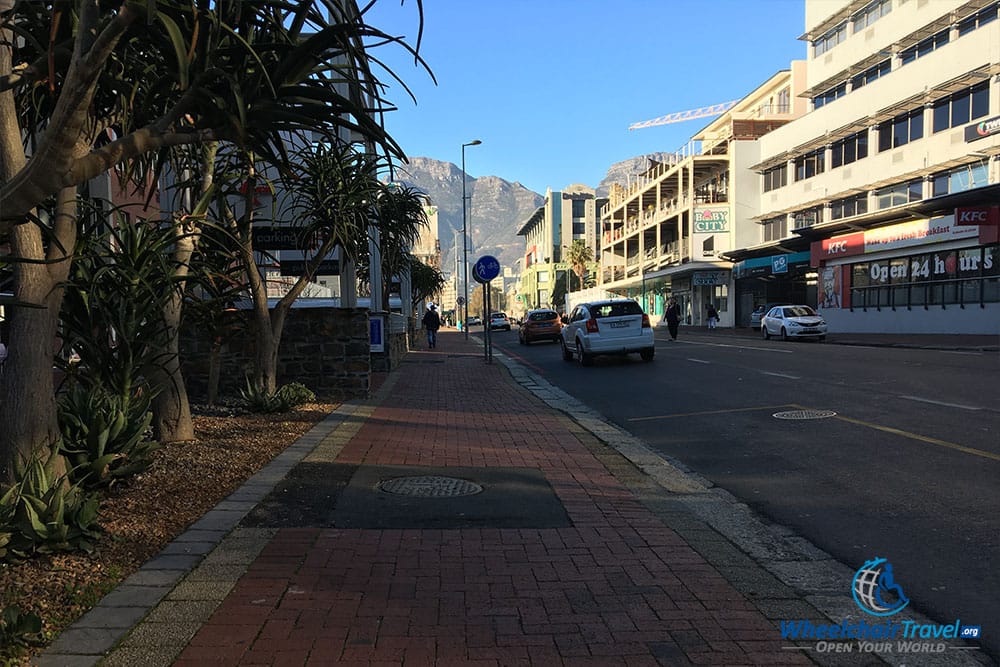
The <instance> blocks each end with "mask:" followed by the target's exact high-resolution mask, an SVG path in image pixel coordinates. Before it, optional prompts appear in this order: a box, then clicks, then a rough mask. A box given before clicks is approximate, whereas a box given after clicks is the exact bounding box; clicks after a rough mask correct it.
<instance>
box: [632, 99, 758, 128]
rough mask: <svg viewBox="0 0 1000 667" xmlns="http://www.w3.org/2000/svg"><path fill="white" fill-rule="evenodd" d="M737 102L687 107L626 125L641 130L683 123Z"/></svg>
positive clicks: (706, 115)
mask: <svg viewBox="0 0 1000 667" xmlns="http://www.w3.org/2000/svg"><path fill="white" fill-rule="evenodd" d="M737 102H739V100H732V101H731V102H722V103H720V104H713V105H712V106H709V107H701V108H700V109H689V110H687V111H678V112H677V113H669V114H667V115H666V116H660V117H659V118H654V119H653V120H644V121H642V122H641V123H632V124H631V125H629V126H628V129H629V130H641V129H642V128H644V127H654V126H656V125H668V124H669V123H683V122H684V121H686V120H694V119H695V118H707V117H708V116H718V115H719V114H721V113H725V112H727V111H729V110H730V109H732V108H733V106H734V105H735V104H736V103H737Z"/></svg>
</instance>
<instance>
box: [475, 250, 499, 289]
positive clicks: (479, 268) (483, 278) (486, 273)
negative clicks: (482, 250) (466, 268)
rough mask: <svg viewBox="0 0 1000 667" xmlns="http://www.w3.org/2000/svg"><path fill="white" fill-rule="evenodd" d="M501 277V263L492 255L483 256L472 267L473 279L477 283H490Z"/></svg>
mask: <svg viewBox="0 0 1000 667" xmlns="http://www.w3.org/2000/svg"><path fill="white" fill-rule="evenodd" d="M498 275H500V262H499V261H498V260H497V258H496V257H493V256H492V255H483V256H482V257H480V258H479V259H478V260H476V264H475V266H473V267H472V277H473V278H475V280H476V282H477V283H488V282H489V281H491V280H493V279H494V278H496V277H497V276H498Z"/></svg>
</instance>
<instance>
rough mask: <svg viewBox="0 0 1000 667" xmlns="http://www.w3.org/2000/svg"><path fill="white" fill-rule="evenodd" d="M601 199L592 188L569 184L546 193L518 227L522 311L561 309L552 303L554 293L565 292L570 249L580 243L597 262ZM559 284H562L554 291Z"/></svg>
mask: <svg viewBox="0 0 1000 667" xmlns="http://www.w3.org/2000/svg"><path fill="white" fill-rule="evenodd" d="M603 203H604V200H603V199H598V198H597V196H596V195H595V193H594V189H593V188H589V187H587V186H586V185H570V186H569V187H567V188H566V189H564V190H561V191H560V190H552V189H551V188H549V189H547V190H546V191H545V203H544V204H542V205H541V206H540V207H538V209H536V210H535V212H534V213H532V214H531V216H530V217H529V218H528V219H527V220H526V221H525V222H524V224H522V225H521V228H520V229H519V230H518V232H517V235H518V236H523V237H525V252H524V266H523V267H522V270H521V277H520V280H521V284H520V287H519V288H518V289H517V294H518V296H520V297H521V298H520V300H519V301H518V303H519V307H521V308H523V310H525V311H527V310H531V309H532V308H541V307H560V306H562V305H563V303H562V301H560V303H553V302H552V296H553V292H557V291H566V289H567V285H570V283H569V280H570V276H569V272H570V271H571V268H570V264H569V257H568V253H569V248H570V246H571V245H572V244H573V241H577V240H582V241H583V242H584V243H586V244H587V247H589V248H590V249H591V252H592V253H593V256H594V260H595V265H594V266H595V268H596V262H597V260H598V258H599V256H600V247H599V244H598V227H599V223H598V219H597V212H598V210H599V209H600V207H601V206H602V205H603ZM558 281H565V282H563V283H562V284H561V288H560V290H557V285H559V282H558Z"/></svg>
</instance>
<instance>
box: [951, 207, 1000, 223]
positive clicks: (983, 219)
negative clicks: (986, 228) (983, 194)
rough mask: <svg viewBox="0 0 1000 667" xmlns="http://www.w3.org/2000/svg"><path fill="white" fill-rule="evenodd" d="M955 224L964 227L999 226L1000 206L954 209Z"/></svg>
mask: <svg viewBox="0 0 1000 667" xmlns="http://www.w3.org/2000/svg"><path fill="white" fill-rule="evenodd" d="M955 222H956V223H957V224H959V225H964V226H969V225H973V226H977V227H978V226H979V225H1000V206H967V207H964V208H956V209H955Z"/></svg>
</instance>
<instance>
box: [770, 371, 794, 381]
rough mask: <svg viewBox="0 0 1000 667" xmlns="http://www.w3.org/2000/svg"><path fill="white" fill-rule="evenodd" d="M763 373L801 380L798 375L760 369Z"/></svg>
mask: <svg viewBox="0 0 1000 667" xmlns="http://www.w3.org/2000/svg"><path fill="white" fill-rule="evenodd" d="M761 373H763V374H764V375H773V376H774V377H776V378H788V379H789V380H801V379H802V378H800V377H799V376H798V375H787V374H785V373H772V372H771V371H761Z"/></svg>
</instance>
